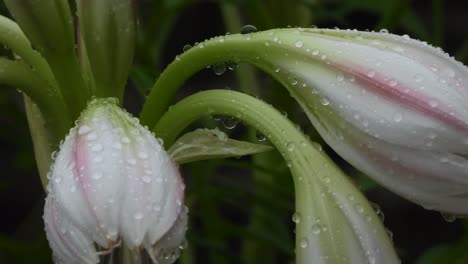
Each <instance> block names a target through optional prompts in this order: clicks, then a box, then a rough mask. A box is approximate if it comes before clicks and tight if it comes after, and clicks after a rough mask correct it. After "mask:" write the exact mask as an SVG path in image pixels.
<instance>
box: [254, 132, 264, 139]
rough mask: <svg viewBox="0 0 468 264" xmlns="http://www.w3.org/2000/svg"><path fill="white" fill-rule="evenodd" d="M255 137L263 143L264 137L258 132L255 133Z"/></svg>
mask: <svg viewBox="0 0 468 264" xmlns="http://www.w3.org/2000/svg"><path fill="white" fill-rule="evenodd" d="M255 137H256V138H257V140H258V141H265V140H266V137H265V135H263V134H262V133H261V132H260V131H257V132H256V133H255Z"/></svg>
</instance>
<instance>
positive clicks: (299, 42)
mask: <svg viewBox="0 0 468 264" xmlns="http://www.w3.org/2000/svg"><path fill="white" fill-rule="evenodd" d="M295 46H296V48H302V47H303V46H304V42H302V40H298V41H296V44H295Z"/></svg>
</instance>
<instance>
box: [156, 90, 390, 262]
mask: <svg viewBox="0 0 468 264" xmlns="http://www.w3.org/2000/svg"><path fill="white" fill-rule="evenodd" d="M213 114H220V115H227V116H233V117H235V118H238V119H240V120H242V121H244V122H246V123H247V124H249V125H251V126H253V127H254V128H256V129H258V130H259V131H260V132H261V133H263V134H264V135H265V136H266V137H267V138H268V139H269V140H270V141H271V142H272V143H273V144H274V145H275V147H276V148H277V149H278V150H279V152H280V153H281V155H283V157H284V159H285V160H286V162H287V163H288V165H289V166H290V169H291V172H292V175H293V180H294V186H295V193H296V214H295V222H296V224H297V225H296V254H297V255H296V256H297V263H301V264H305V263H338V262H342V261H343V260H344V258H349V263H365V262H370V263H396V262H397V259H398V258H397V256H396V254H395V252H394V251H393V247H392V244H391V242H390V240H389V239H388V237H387V235H386V233H385V229H384V228H383V226H382V224H381V223H380V222H379V221H380V220H379V218H378V217H377V215H376V214H375V212H374V211H373V209H372V207H371V206H370V205H369V203H368V202H367V201H366V199H365V198H364V197H363V196H362V195H361V194H360V192H359V191H358V190H357V189H356V188H355V187H354V186H353V184H351V183H350V182H349V180H348V179H347V177H346V176H345V175H344V174H343V173H342V172H341V171H340V170H339V169H338V168H337V167H336V166H335V165H334V164H333V162H332V161H331V160H330V159H329V158H328V157H327V156H326V155H325V154H324V153H323V152H321V151H320V150H319V149H317V148H316V147H314V146H313V144H312V143H311V142H309V141H308V139H307V138H306V137H305V136H304V135H303V134H302V133H301V132H299V131H298V130H297V129H296V128H295V126H294V125H293V124H292V123H291V122H290V121H289V120H287V119H286V118H285V117H284V116H282V115H281V113H279V112H278V111H277V110H276V109H274V108H273V107H271V106H269V105H268V104H266V103H263V102H262V101H260V100H258V99H255V98H252V97H250V96H248V95H245V94H242V93H238V92H233V91H225V90H212V91H205V92H200V93H197V94H195V95H192V96H190V97H188V98H186V99H184V100H182V101H180V102H178V103H177V104H176V105H174V106H172V107H171V108H170V109H169V111H168V112H167V113H165V114H164V115H163V116H162V118H161V119H160V120H159V122H158V123H157V124H156V126H155V127H154V128H153V132H155V133H157V134H158V135H159V136H160V137H161V138H162V139H163V140H164V142H165V144H166V147H169V146H170V145H171V144H172V143H173V142H174V140H175V138H176V137H177V135H178V134H179V133H180V132H181V131H182V130H183V129H184V128H185V127H186V126H188V125H189V124H190V123H191V122H193V121H195V120H196V119H198V118H200V117H203V116H210V115H213Z"/></svg>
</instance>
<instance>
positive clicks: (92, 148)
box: [91, 144, 103, 152]
mask: <svg viewBox="0 0 468 264" xmlns="http://www.w3.org/2000/svg"><path fill="white" fill-rule="evenodd" d="M102 149H103V147H102V145H101V144H95V145H93V146H92V147H91V151H93V152H99V151H101V150H102Z"/></svg>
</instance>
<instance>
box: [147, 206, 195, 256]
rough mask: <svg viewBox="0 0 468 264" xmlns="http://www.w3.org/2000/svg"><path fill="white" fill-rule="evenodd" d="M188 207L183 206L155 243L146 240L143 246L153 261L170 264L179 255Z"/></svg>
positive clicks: (185, 227)
mask: <svg viewBox="0 0 468 264" xmlns="http://www.w3.org/2000/svg"><path fill="white" fill-rule="evenodd" d="M187 222H188V209H187V207H184V208H183V209H182V210H181V212H180V213H179V215H178V217H177V220H176V221H175V222H174V224H173V226H172V227H171V229H169V231H167V232H166V234H164V236H163V237H161V238H160V239H159V240H158V241H157V242H156V243H154V242H150V241H146V242H145V247H146V250H147V252H148V254H149V255H150V256H151V258H152V259H153V261H154V262H155V263H160V264H171V263H174V262H175V261H176V260H177V259H178V258H179V255H180V250H181V249H182V246H183V243H184V241H185V232H186V231H187Z"/></svg>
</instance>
